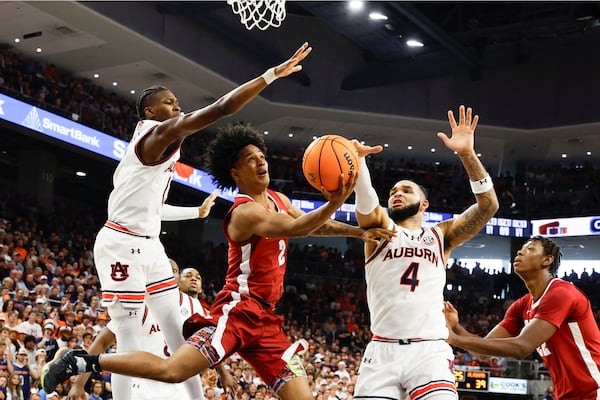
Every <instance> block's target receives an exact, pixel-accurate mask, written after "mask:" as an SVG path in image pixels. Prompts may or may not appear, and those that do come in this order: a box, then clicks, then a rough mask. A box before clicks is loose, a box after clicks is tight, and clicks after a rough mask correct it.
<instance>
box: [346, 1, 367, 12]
mask: <svg viewBox="0 0 600 400" xmlns="http://www.w3.org/2000/svg"><path fill="white" fill-rule="evenodd" d="M364 7H365V2H364V1H357V0H355V1H349V2H348V8H349V9H350V10H351V11H355V12H356V11H360V10H362V9H363V8H364Z"/></svg>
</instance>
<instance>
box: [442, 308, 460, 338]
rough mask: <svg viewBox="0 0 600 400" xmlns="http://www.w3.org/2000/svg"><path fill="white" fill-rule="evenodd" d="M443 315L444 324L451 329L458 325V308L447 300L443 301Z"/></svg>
mask: <svg viewBox="0 0 600 400" xmlns="http://www.w3.org/2000/svg"><path fill="white" fill-rule="evenodd" d="M444 316H445V317H446V326H447V327H448V329H450V330H452V331H453V330H454V329H455V328H456V326H457V325H458V310H457V309H456V308H455V307H454V306H453V305H452V303H450V302H449V301H444Z"/></svg>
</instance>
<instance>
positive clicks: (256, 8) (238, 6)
mask: <svg viewBox="0 0 600 400" xmlns="http://www.w3.org/2000/svg"><path fill="white" fill-rule="evenodd" d="M227 4H229V5H230V6H231V9H232V10H233V12H234V13H235V14H238V15H239V16H240V20H241V22H242V24H244V26H245V27H246V29H248V30H250V29H252V28H254V27H257V28H258V29H260V30H263V31H264V30H266V29H267V28H269V27H273V28H278V27H279V26H281V22H282V21H283V20H284V19H285V0H227Z"/></svg>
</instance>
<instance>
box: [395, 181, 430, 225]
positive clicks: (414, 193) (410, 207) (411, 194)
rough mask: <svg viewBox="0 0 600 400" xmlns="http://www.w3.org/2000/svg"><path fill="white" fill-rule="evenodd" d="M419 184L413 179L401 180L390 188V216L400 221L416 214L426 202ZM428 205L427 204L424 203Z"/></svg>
mask: <svg viewBox="0 0 600 400" xmlns="http://www.w3.org/2000/svg"><path fill="white" fill-rule="evenodd" d="M426 201H427V200H425V199H424V196H423V193H422V191H421V189H420V188H419V186H418V185H417V184H416V183H414V182H411V181H399V182H398V183H396V184H395V185H394V187H392V189H391V190H390V197H389V199H388V209H389V213H390V218H392V220H393V221H394V222H400V221H403V220H405V219H407V218H410V217H412V216H414V215H416V214H417V213H418V212H419V211H420V210H421V207H422V205H423V204H422V203H424V202H426ZM423 206H425V207H426V205H423Z"/></svg>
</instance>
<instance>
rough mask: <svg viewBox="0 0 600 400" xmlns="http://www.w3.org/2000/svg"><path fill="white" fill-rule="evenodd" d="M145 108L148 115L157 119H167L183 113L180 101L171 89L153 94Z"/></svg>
mask: <svg viewBox="0 0 600 400" xmlns="http://www.w3.org/2000/svg"><path fill="white" fill-rule="evenodd" d="M144 110H145V112H146V115H147V116H149V117H150V118H151V119H153V120H156V121H166V120H168V119H169V118H173V117H177V116H178V115H180V114H181V107H180V106H179V101H178V100H177V97H175V95H174V94H173V92H171V91H170V90H163V91H160V92H158V93H155V94H153V95H152V96H151V97H150V101H149V102H148V105H147V106H146V108H145V109H144Z"/></svg>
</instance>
